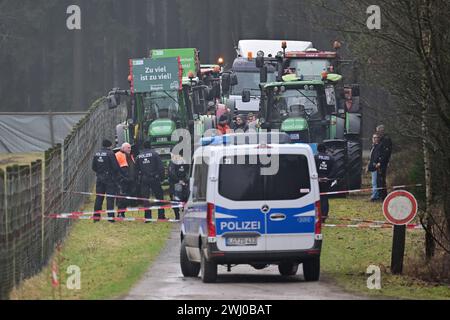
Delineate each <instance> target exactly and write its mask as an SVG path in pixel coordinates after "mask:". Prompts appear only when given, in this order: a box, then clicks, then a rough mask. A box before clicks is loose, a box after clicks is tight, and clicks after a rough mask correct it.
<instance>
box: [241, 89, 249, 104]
mask: <svg viewBox="0 0 450 320" xmlns="http://www.w3.org/2000/svg"><path fill="white" fill-rule="evenodd" d="M242 102H244V103H247V102H250V90H244V91H242Z"/></svg>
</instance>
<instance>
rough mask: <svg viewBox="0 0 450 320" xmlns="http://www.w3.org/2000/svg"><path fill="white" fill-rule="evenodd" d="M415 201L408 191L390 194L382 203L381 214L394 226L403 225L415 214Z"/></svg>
mask: <svg viewBox="0 0 450 320" xmlns="http://www.w3.org/2000/svg"><path fill="white" fill-rule="evenodd" d="M417 207H418V205H417V200H416V198H415V197H414V196H413V195H412V194H411V193H409V192H408V191H404V190H398V191H393V192H391V193H390V194H389V195H388V196H387V197H386V199H384V202H383V214H384V217H385V218H386V220H387V221H389V222H390V223H392V224H394V225H405V224H408V223H409V222H411V221H412V220H413V219H414V217H415V216H416V214H417Z"/></svg>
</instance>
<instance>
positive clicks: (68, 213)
mask: <svg viewBox="0 0 450 320" xmlns="http://www.w3.org/2000/svg"><path fill="white" fill-rule="evenodd" d="M174 208H183V205H181V204H179V205H167V206H153V207H143V208H127V209H117V210H99V211H74V212H67V213H54V214H49V215H47V216H46V217H48V218H54V217H55V216H59V217H73V216H83V215H89V216H93V215H96V214H107V213H125V212H139V211H151V210H158V209H174Z"/></svg>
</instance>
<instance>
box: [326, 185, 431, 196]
mask: <svg viewBox="0 0 450 320" xmlns="http://www.w3.org/2000/svg"><path fill="white" fill-rule="evenodd" d="M412 187H423V185H422V184H410V185H403V186H394V187H383V188H365V189H355V190H343V191H333V192H321V193H320V195H321V196H327V195H328V196H329V195H335V194H344V193H358V192H372V191H373V190H384V189H394V190H395V189H403V188H412Z"/></svg>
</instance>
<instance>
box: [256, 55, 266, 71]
mask: <svg viewBox="0 0 450 320" xmlns="http://www.w3.org/2000/svg"><path fill="white" fill-rule="evenodd" d="M256 67H257V68H262V67H264V57H261V56H259V57H256Z"/></svg>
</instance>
